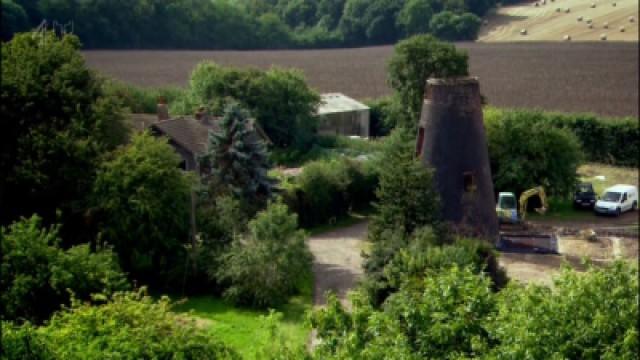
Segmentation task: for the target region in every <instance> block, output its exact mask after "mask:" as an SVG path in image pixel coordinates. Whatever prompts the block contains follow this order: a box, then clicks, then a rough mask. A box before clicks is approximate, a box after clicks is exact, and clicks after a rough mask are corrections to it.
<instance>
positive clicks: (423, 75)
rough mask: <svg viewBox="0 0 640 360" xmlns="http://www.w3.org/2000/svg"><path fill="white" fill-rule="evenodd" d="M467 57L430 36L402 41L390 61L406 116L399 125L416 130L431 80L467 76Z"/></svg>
mask: <svg viewBox="0 0 640 360" xmlns="http://www.w3.org/2000/svg"><path fill="white" fill-rule="evenodd" d="M468 72H469V71H468V56H467V54H466V53H464V52H461V51H458V50H456V48H455V47H454V46H453V45H452V44H448V43H445V42H442V41H439V40H438V39H436V38H435V37H433V36H431V35H416V36H413V37H410V38H408V39H406V40H403V41H401V42H399V43H398V44H397V45H396V47H395V50H394V54H393V56H392V57H391V60H390V61H389V83H390V85H391V87H392V88H393V89H394V91H395V96H397V98H398V99H399V101H400V103H401V104H402V106H401V107H400V109H402V110H403V111H404V112H405V113H406V115H405V116H402V117H401V119H402V120H403V122H400V121H399V120H400V119H398V120H396V123H397V124H398V125H400V126H403V127H406V128H409V129H415V128H416V124H417V123H418V118H419V117H420V111H421V110H422V102H423V99H424V90H425V85H426V82H427V79H429V78H430V77H449V76H464V75H468Z"/></svg>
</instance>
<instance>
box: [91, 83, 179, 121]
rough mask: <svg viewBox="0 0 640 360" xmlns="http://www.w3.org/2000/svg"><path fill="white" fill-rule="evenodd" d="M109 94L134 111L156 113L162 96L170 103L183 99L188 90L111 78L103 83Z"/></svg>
mask: <svg viewBox="0 0 640 360" xmlns="http://www.w3.org/2000/svg"><path fill="white" fill-rule="evenodd" d="M103 87H104V91H105V93H106V94H107V95H108V96H111V97H113V98H115V99H117V100H118V101H119V102H120V104H122V106H124V107H125V108H127V109H128V110H129V111H130V112H132V113H134V114H135V113H147V114H155V113H156V111H157V110H158V100H159V99H160V98H161V97H162V98H164V99H165V100H166V101H167V103H168V104H173V103H175V102H178V101H182V100H183V98H184V97H185V96H186V94H185V93H186V91H185V90H184V89H182V88H178V87H161V88H155V87H154V88H145V87H138V86H135V85H130V84H126V83H123V82H120V81H117V80H112V79H109V80H107V81H105V83H104V84H103Z"/></svg>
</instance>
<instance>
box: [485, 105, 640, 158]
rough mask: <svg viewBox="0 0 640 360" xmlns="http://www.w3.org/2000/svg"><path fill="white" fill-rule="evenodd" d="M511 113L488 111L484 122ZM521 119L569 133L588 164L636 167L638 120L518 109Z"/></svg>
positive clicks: (639, 141) (639, 134) (639, 150)
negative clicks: (578, 141) (575, 138)
mask: <svg viewBox="0 0 640 360" xmlns="http://www.w3.org/2000/svg"><path fill="white" fill-rule="evenodd" d="M513 112H514V110H500V109H495V108H490V109H487V110H485V114H484V116H485V121H488V122H491V121H494V119H496V118H501V117H504V116H509V115H508V114H510V113H513ZM517 112H518V113H519V115H518V116H520V117H527V118H528V119H527V121H529V122H531V123H535V122H540V123H542V124H544V125H545V126H552V127H557V128H565V129H568V130H570V131H571V132H572V133H573V134H574V135H575V136H576V137H577V138H578V140H580V143H581V144H582V151H584V153H585V156H586V158H587V159H588V160H589V161H593V162H601V163H609V164H614V165H622V166H636V167H637V166H638V165H639V164H640V163H639V160H638V153H640V126H638V121H637V119H631V118H618V119H607V118H602V117H599V116H597V115H593V114H563V113H554V112H541V111H527V110H517Z"/></svg>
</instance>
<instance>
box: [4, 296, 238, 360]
mask: <svg viewBox="0 0 640 360" xmlns="http://www.w3.org/2000/svg"><path fill="white" fill-rule="evenodd" d="M106 300H108V301H107V302H106V303H105V304H103V305H99V306H91V305H88V304H83V303H81V302H79V301H74V303H73V305H72V307H71V308H70V309H68V310H65V311H62V312H60V313H57V314H56V315H54V317H53V318H52V319H51V321H50V322H49V323H48V324H47V325H46V326H44V327H41V328H38V329H32V328H29V327H27V326H25V327H22V328H16V327H15V326H12V325H11V324H8V323H4V322H3V323H2V332H3V335H4V334H6V333H8V334H9V341H8V342H6V343H5V342H4V339H3V345H5V347H4V350H6V351H7V357H6V359H7V360H10V359H11V360H13V359H16V360H17V359H24V358H25V357H19V356H20V355H21V356H26V355H27V354H29V355H30V354H33V353H34V352H36V354H37V357H35V358H36V359H56V360H58V359H59V360H62V359H64V360H75V359H78V360H79V359H83V360H85V359H86V360H94V359H95V360H97V359H107V358H108V359H122V360H125V359H185V360H186V359H189V360H196V359H211V360H213V359H239V358H240V357H239V356H238V355H237V354H236V353H235V352H234V351H233V350H231V349H230V348H229V347H227V346H225V345H224V344H222V343H220V342H218V341H216V340H215V339H214V338H213V337H212V336H211V335H210V334H208V333H206V332H205V331H204V330H203V329H202V328H200V327H198V326H196V324H195V323H194V320H190V319H189V318H187V317H184V316H180V315H176V314H174V313H172V312H171V311H170V307H171V304H170V302H169V299H168V298H166V297H163V298H162V299H160V300H158V301H155V300H153V299H152V298H151V297H149V296H146V295H143V291H142V290H141V291H138V292H131V293H116V294H114V295H113V296H112V297H110V298H108V299H106ZM5 331H6V333H5ZM27 342H28V344H29V345H28V346H30V344H37V348H36V349H29V348H28V346H25V344H26V343H27ZM29 358H30V359H31V358H33V357H29ZM3 359H5V356H4V355H3Z"/></svg>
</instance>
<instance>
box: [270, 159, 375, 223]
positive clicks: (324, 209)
mask: <svg viewBox="0 0 640 360" xmlns="http://www.w3.org/2000/svg"><path fill="white" fill-rule="evenodd" d="M377 181H378V176H377V173H376V172H375V171H374V169H373V167H372V166H371V164H370V163H367V162H364V163H363V162H358V161H356V160H350V159H333V160H321V161H314V162H311V163H309V164H307V165H305V167H304V168H303V170H302V173H301V174H300V175H298V176H296V177H295V178H293V179H289V181H288V183H286V184H284V185H283V187H284V191H283V198H284V201H285V203H286V204H287V205H289V207H290V208H291V210H292V211H293V212H295V213H296V214H298V218H299V219H300V224H301V225H302V226H304V227H311V226H318V225H323V224H327V223H335V222H336V221H337V220H339V219H340V218H342V217H345V216H346V215H347V214H348V213H349V212H350V211H352V210H363V209H365V208H367V207H368V206H369V205H370V203H371V201H372V200H373V199H374V197H375V188H376V185H377Z"/></svg>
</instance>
